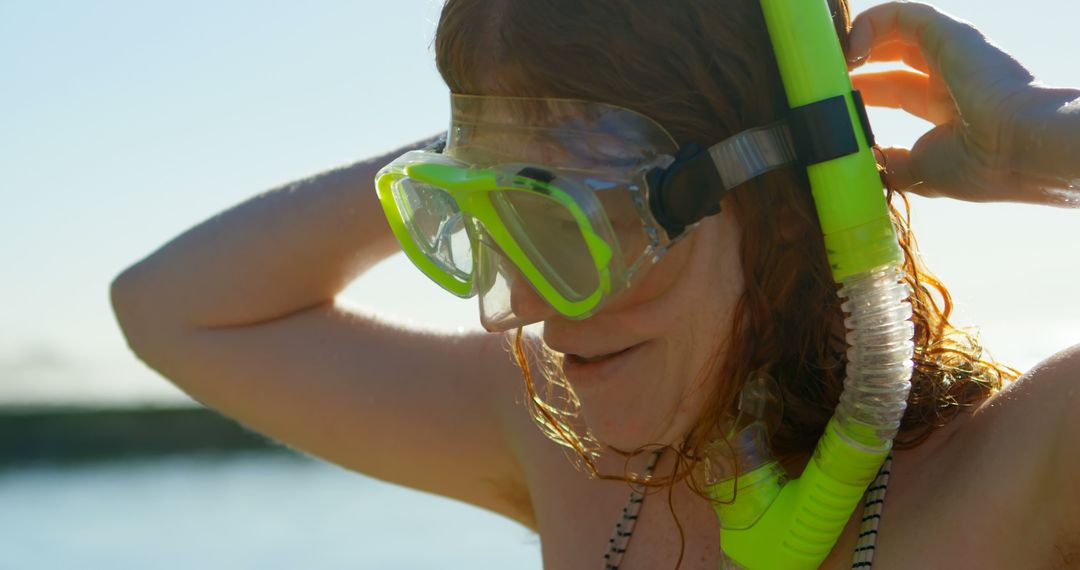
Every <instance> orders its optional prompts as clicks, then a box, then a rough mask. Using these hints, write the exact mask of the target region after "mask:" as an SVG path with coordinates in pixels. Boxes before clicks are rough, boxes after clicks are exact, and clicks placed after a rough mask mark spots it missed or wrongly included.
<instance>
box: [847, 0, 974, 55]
mask: <svg viewBox="0 0 1080 570" xmlns="http://www.w3.org/2000/svg"><path fill="white" fill-rule="evenodd" d="M959 24H960V22H959V21H958V20H954V19H953V18H950V17H949V16H946V15H944V14H942V13H941V12H939V11H937V9H935V8H934V7H933V6H930V5H927V4H920V3H918V2H886V3H884V4H879V5H877V6H873V7H871V8H869V9H867V10H866V11H864V12H862V13H861V14H859V15H858V16H856V17H855V19H854V20H853V21H852V23H851V33H850V35H849V36H848V59H849V60H865V59H866V58H867V56H869V55H870V52H871V51H872V50H873V49H874V48H875V47H878V46H881V45H883V44H886V43H890V42H894V41H901V42H905V43H909V44H915V45H919V46H920V47H922V48H924V49H925V48H926V47H928V46H926V45H924V41H925V40H927V39H933V38H926V37H925V35H926V34H925V32H927V31H929V32H932V33H933V37H934V38H936V37H939V36H941V34H942V33H943V32H942V29H943V28H947V27H950V26H953V25H959ZM933 45H934V46H937V44H936V43H934V44H933ZM926 56H927V57H928V59H931V60H933V59H935V58H936V56H937V52H936V51H931V52H926Z"/></svg>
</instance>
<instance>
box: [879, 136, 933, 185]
mask: <svg viewBox="0 0 1080 570" xmlns="http://www.w3.org/2000/svg"><path fill="white" fill-rule="evenodd" d="M875 155H876V158H877V162H878V164H880V165H881V166H883V167H884V168H885V182H886V183H887V185H888V186H889V187H890V188H892V189H894V190H899V191H901V192H914V193H916V194H921V195H924V196H925V195H927V194H924V192H923V191H924V190H928V189H924V188H923V186H925V184H923V183H922V181H921V180H919V179H917V177H916V176H915V175H914V174H912V172H911V151H910V150H908V149H906V148H903V147H877V148H876V149H875Z"/></svg>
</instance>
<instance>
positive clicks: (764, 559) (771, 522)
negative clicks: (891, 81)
mask: <svg viewBox="0 0 1080 570" xmlns="http://www.w3.org/2000/svg"><path fill="white" fill-rule="evenodd" d="M761 6H762V10H763V12H764V14H765V21H766V24H767V26H768V29H769V35H770V37H771V39H772V44H773V49H774V50H775V52H776V58H777V61H778V63H779V67H780V73H781V76H782V78H783V81H784V88H785V91H786V93H787V97H788V103H789V106H790V107H791V109H792V112H791V116H790V117H789V126H790V128H791V133H792V138H793V139H794V140H795V143H796V147H797V148H799V149H800V151H799V152H800V159H801V160H802V162H803V163H804V164H806V165H807V172H808V175H809V179H810V185H811V190H812V192H813V196H814V201H815V203H816V207H817V211H818V217H819V219H820V222H821V228H822V232H823V234H824V240H825V248H826V251H827V254H828V259H829V263H830V266H831V268H832V273H833V277H834V279H835V281H836V282H837V283H838V284H840V285H841V286H842V287H841V289H840V292H839V294H840V296H841V298H843V299H844V303H843V309H844V311H845V313H846V314H847V318H846V320H845V326H846V327H847V329H848V333H847V342H848V345H849V347H850V348H849V350H848V365H847V379H846V380H845V382H844V385H845V389H844V393H843V394H842V395H841V398H840V404H839V406H838V407H837V410H836V413H835V414H834V416H833V417H832V419H831V420H830V421H829V423H828V425H827V427H826V429H825V434H824V435H823V436H822V438H821V440H820V441H819V442H818V445H817V448H816V449H815V451H814V454H813V457H812V458H811V459H810V462H809V463H808V464H807V466H806V469H805V471H804V472H803V473H802V475H801V476H800V477H799V478H798V479H793V480H788V478H787V476H786V474H785V473H784V470H783V468H782V467H780V465H779V464H778V463H777V462H776V461H775V460H773V459H772V458H771V456H770V454H769V453H768V448H767V445H768V444H767V435H766V434H765V433H764V432H765V428H764V425H765V424H764V421H763V420H761V419H759V416H760V415H761V413H760V412H754V411H753V410H748V409H747V406H749V407H753V406H754V405H755V403H754V402H755V401H758V402H759V403H760V401H761V399H763V398H765V399H767V397H768V396H767V394H768V386H767V385H766V384H765V383H764V381H762V380H761V379H760V378H754V379H751V380H750V381H748V383H747V387H746V388H744V395H743V396H744V397H743V404H745V405H742V404H741V405H740V409H742V412H743V414H742V415H741V416H740V417H741V418H742V419H743V420H750V421H742V422H740V423H739V424H737V425H735V426H734V427H733V428H732V430H731V431H730V433H729V441H728V443H729V444H730V445H729V446H728V447H729V448H732V449H736V450H737V457H736V458H734V463H736V464H737V465H738V469H737V472H738V476H737V477H734V476H733V473H732V469H731V468H730V463H732V462H731V461H729V462H728V463H729V467H728V468H727V469H726V470H725V472H724V473H723V474H721V475H719V476H714V478H713V481H714V482H713V483H712V484H711V485H709V486H708V487H707V490H708V492H709V494H710V495H711V496H712V497H713V498H714V499H716V500H718V501H720V502H727V503H728V504H719V505H718V506H717V507H716V512H717V515H718V516H719V517H720V524H721V531H720V546H721V549H722V550H723V553H724V556H723V561H722V563H721V567H727V568H739V567H742V568H748V569H751V570H757V569H770V570H773V569H780V570H783V569H789V568H800V569H801V568H817V567H818V566H819V565H820V564H821V562H822V561H823V560H824V559H825V558H826V557H827V556H828V554H829V552H830V551H831V550H832V548H833V546H834V545H835V544H836V541H837V539H838V538H839V536H840V533H841V531H842V530H843V529H844V527H845V525H846V524H847V521H848V519H849V518H850V517H851V514H852V513H853V512H854V511H855V508H856V507H857V505H858V504H859V501H860V499H861V497H862V495H863V493H864V492H865V490H866V487H867V485H869V483H870V482H871V481H872V480H873V479H874V477H875V475H876V473H877V470H878V468H879V467H880V466H881V464H882V462H883V461H884V460H885V458H886V456H888V454H889V452H890V450H891V449H892V440H893V438H894V437H895V435H896V432H897V430H898V428H899V425H900V418H901V417H902V415H903V412H904V409H905V406H906V401H907V396H908V392H909V391H910V387H911V384H910V380H911V371H912V361H911V358H912V354H913V345H912V337H913V336H914V326H913V325H912V323H911V320H910V319H911V305H910V302H909V301H908V300H907V299H908V297H909V290H908V288H907V285H906V284H905V283H904V282H903V281H902V278H903V275H904V274H903V270H902V264H903V260H904V257H903V252H902V250H901V249H900V247H899V245H898V243H897V236H896V232H895V229H894V228H893V226H892V222H891V220H890V217H889V212H888V208H887V205H886V203H885V198H884V191H883V186H882V183H881V179H880V177H879V175H878V170H877V165H876V162H875V160H874V156H873V154H872V151H871V150H870V147H871V146H872V145H873V140H872V134H871V133H870V130H869V127H868V123H867V120H866V114H865V109H864V107H863V105H862V102H861V100H860V98H859V96H858V94H857V93H855V92H853V90H852V85H851V79H850V77H849V76H848V69H847V64H846V61H845V59H844V56H843V52H842V50H841V48H840V42H839V39H838V38H837V35H836V31H835V28H834V27H833V21H832V17H831V15H830V12H829V7H828V4H827V2H826V0H761ZM747 390H749V396H750V397H748V393H747ZM755 398H756V400H755ZM747 402H749V403H747ZM714 474H715V472H714ZM733 499H734V500H733Z"/></svg>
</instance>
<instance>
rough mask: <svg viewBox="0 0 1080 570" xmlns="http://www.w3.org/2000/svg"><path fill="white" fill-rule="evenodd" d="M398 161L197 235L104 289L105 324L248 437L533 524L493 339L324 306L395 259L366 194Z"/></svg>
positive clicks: (284, 195) (205, 226)
mask: <svg viewBox="0 0 1080 570" xmlns="http://www.w3.org/2000/svg"><path fill="white" fill-rule="evenodd" d="M424 142H426V141H423V142H420V143H417V144H416V145H413V146H414V147H415V146H422V145H423V144H424ZM405 150H406V149H399V150H396V151H394V152H391V153H389V154H387V155H386V156H382V157H377V158H373V159H371V160H367V161H361V162H357V163H355V164H352V165H349V166H346V167H342V168H338V169H334V170H331V171H328V172H325V173H322V174H319V175H316V176H313V177H310V178H306V179H303V180H300V181H297V182H294V183H291V184H286V185H284V186H282V187H280V188H277V189H274V190H271V191H268V192H265V193H263V194H260V195H258V196H255V197H254V198H251V199H250V200H248V201H246V202H243V203H241V204H239V205H238V206H235V207H233V208H231V209H229V210H227V211H225V212H222V213H220V214H218V215H216V216H214V217H212V218H210V219H209V220H207V221H205V222H203V223H201V224H199V225H197V226H195V227H194V228H192V229H190V230H188V231H186V232H184V233H183V234H182V235H180V236H178V237H177V238H175V239H173V240H172V241H170V242H169V243H167V244H165V245H164V246H162V247H161V248H160V249H158V250H157V251H155V252H154V253H152V254H151V255H149V256H147V257H146V258H145V259H143V260H141V261H139V262H138V263H136V264H134V265H133V266H131V267H130V268H128V269H127V270H126V271H124V272H123V273H122V274H121V275H120V276H119V277H117V278H116V279H115V280H114V282H113V284H112V291H111V293H112V302H113V308H114V310H115V312H116V316H117V319H118V320H119V322H120V325H121V327H122V328H123V331H124V334H125V336H126V337H127V340H128V344H129V345H130V347H131V348H132V349H133V350H134V351H135V352H136V353H137V354H138V356H139V357H140V358H141V359H142V360H143V361H144V362H146V363H147V364H148V365H149V366H151V367H153V368H154V369H156V370H157V371H159V372H160V373H161V374H162V375H164V376H165V377H167V378H168V379H169V380H170V381H172V382H173V383H174V384H176V385H177V386H178V387H179V388H181V389H182V390H184V391H185V392H187V393H188V394H190V395H191V396H192V397H193V398H195V399H197V400H199V401H200V402H202V403H203V404H205V405H207V406H209V407H211V408H214V409H216V410H218V411H219V412H221V413H223V414H225V415H227V416H230V417H232V418H234V419H236V420H238V421H239V422H240V423H242V424H244V425H245V426H247V427H249V428H251V429H254V430H256V431H258V432H260V433H263V434H266V435H268V436H270V437H272V438H274V439H276V440H278V441H280V442H282V443H284V444H286V445H288V446H290V447H294V448H296V449H299V450H302V451H305V452H308V453H311V454H313V455H316V456H319V457H322V458H324V459H326V460H329V461H332V462H334V463H338V464H340V465H342V466H345V467H347V468H349V469H353V470H356V471H360V472H363V473H367V474H370V475H372V476H375V477H379V478H382V479H385V480H388V481H393V482H396V483H400V484H404V485H408V486H412V487H416V488H419V489H423V490H427V491H432V492H436V493H440V494H443V495H447V496H451V497H455V498H458V499H462V500H465V501H467V502H471V503H474V504H477V505H480V506H483V507H486V508H489V509H492V510H495V511H496V512H500V513H503V514H505V515H507V516H510V517H512V518H515V519H517V520H519V521H522V522H524V523H526V524H531V523H529V515H528V512H529V505H528V504H527V503H522V502H521V501H520V500H518V499H516V498H515V497H520V496H522V495H521V493H519V492H518V491H517V490H518V489H519V488H522V486H523V480H522V475H521V470H520V467H519V463H518V460H517V457H516V456H515V454H514V446H513V441H512V440H513V438H512V436H510V435H508V433H507V422H510V421H516V418H519V417H522V416H527V414H525V412H524V411H523V410H518V409H516V404H515V399H516V400H519V401H520V399H521V398H520V397H517V394H518V391H519V390H520V381H519V379H518V378H519V376H518V372H517V371H516V369H515V368H514V366H513V364H512V363H511V360H510V358H509V357H508V355H507V354H506V352H505V350H504V347H503V340H502V338H501V337H498V336H495V335H486V334H473V335H449V334H440V333H435V332H431V331H423V330H414V329H406V328H402V327H398V326H392V325H390V324H387V323H383V322H379V321H378V320H376V319H375V318H373V317H371V316H369V315H365V314H363V313H362V312H360V311H354V310H350V309H349V308H347V307H344V306H342V305H341V304H340V303H336V302H335V295H336V294H337V293H339V292H340V291H341V290H342V289H343V288H345V286H346V285H347V284H348V283H349V282H350V281H352V280H353V279H354V278H355V277H357V276H358V275H360V274H361V273H363V272H364V271H365V270H366V269H368V268H370V267H371V266H372V265H374V264H375V263H376V262H377V261H379V260H380V259H382V258H384V257H386V256H388V255H390V254H391V253H393V252H395V251H397V250H398V246H397V243H396V241H395V239H394V237H393V235H392V234H391V233H390V230H389V228H388V227H387V224H386V221H385V220H384V219H383V215H382V211H381V208H380V206H379V203H378V200H377V198H376V196H375V192H374V188H373V181H372V179H373V177H374V175H375V173H376V171H377V170H378V169H379V168H380V167H381V166H382V165H383V164H385V163H386V162H388V161H389V160H391V159H392V158H393V157H395V156H397V154H400V153H401V152H404V151H405Z"/></svg>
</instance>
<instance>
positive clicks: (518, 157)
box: [446, 94, 677, 168]
mask: <svg viewBox="0 0 1080 570" xmlns="http://www.w3.org/2000/svg"><path fill="white" fill-rule="evenodd" d="M676 149H677V145H676V144H675V142H674V140H673V139H672V137H671V135H669V134H668V133H667V131H666V130H665V129H664V128H663V127H661V126H660V125H659V124H657V123H656V122H655V121H653V120H652V119H650V118H648V117H646V116H644V115H641V114H639V113H636V112H634V111H631V110H629V109H624V108H622V107H617V106H614V105H607V104H604V103H594V102H589V101H580V100H573V99H545V98H529V97H491V96H477V95H461V94H453V95H451V125H450V131H449V135H448V139H447V147H446V152H447V154H451V155H455V156H457V157H458V158H461V159H462V160H466V161H468V162H474V163H497V162H514V161H531V162H545V163H555V164H556V165H558V166H563V167H567V168H611V167H626V166H633V165H636V164H639V163H641V162H644V161H646V160H649V159H650V158H652V157H654V156H656V155H660V154H674V153H675V151H676Z"/></svg>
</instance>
